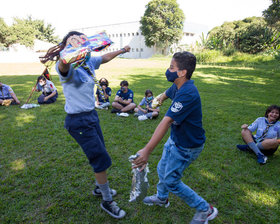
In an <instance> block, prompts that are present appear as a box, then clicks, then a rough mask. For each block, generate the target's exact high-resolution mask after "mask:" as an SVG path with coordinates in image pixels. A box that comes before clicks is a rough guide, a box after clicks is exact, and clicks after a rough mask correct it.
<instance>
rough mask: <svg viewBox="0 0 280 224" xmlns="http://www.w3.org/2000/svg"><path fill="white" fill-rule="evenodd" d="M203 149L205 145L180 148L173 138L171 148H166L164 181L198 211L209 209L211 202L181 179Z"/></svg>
mask: <svg viewBox="0 0 280 224" xmlns="http://www.w3.org/2000/svg"><path fill="white" fill-rule="evenodd" d="M169 140H170V138H169ZM202 149H203V146H201V147H198V148H196V149H187V148H180V149H178V148H177V147H176V145H175V144H174V142H173V141H172V140H171V142H170V146H169V149H166V150H165V151H166V156H165V157H166V166H165V173H164V175H163V177H162V182H163V183H164V185H165V186H166V188H167V189H168V191H170V192H172V193H173V194H175V195H177V196H178V197H180V198H181V199H182V200H183V201H184V202H186V203H187V204H188V205H189V206H190V207H192V208H196V209H197V210H198V211H207V210H208V209H209V204H208V203H207V202H206V201H205V200H204V199H203V198H202V197H200V196H199V195H198V194H197V193H196V192H195V191H194V190H192V189H191V188H190V187H189V186H187V185H186V184H184V183H183V182H182V181H181V178H182V175H183V172H184V170H185V169H186V168H187V167H188V166H189V165H190V164H191V163H192V161H194V160H195V159H196V158H197V157H198V156H199V154H200V152H201V151H202ZM179 150H180V151H179Z"/></svg>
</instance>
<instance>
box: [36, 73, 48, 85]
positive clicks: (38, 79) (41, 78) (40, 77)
mask: <svg viewBox="0 0 280 224" xmlns="http://www.w3.org/2000/svg"><path fill="white" fill-rule="evenodd" d="M40 80H44V81H47V80H46V78H45V77H44V76H42V75H41V76H39V77H38V78H37V83H39V82H40Z"/></svg>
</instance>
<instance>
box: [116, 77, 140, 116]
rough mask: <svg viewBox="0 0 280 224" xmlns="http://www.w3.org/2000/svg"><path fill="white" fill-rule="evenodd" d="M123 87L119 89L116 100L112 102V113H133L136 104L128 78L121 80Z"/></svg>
mask: <svg viewBox="0 0 280 224" xmlns="http://www.w3.org/2000/svg"><path fill="white" fill-rule="evenodd" d="M120 86H121V89H120V90H118V92H117V94H116V96H115V99H114V102H113V103H112V107H113V109H112V111H111V112H112V113H117V115H122V114H126V115H127V116H128V114H127V113H131V112H132V113H133V111H134V108H135V107H136V104H135V103H134V102H133V91H132V90H131V89H129V88H128V82H127V81H126V80H123V81H121V83H120Z"/></svg>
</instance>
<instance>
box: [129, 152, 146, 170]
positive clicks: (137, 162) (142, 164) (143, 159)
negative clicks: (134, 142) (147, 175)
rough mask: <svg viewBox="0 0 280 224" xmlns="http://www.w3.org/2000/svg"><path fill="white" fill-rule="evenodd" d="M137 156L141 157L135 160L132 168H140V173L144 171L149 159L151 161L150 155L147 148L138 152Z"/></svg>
mask: <svg viewBox="0 0 280 224" xmlns="http://www.w3.org/2000/svg"><path fill="white" fill-rule="evenodd" d="M137 155H139V156H138V157H137V158H136V159H135V160H133V163H134V166H133V167H132V168H138V167H139V168H140V171H142V170H144V169H145V167H146V165H147V162H148V159H149V153H148V152H147V150H145V148H143V149H141V150H139V151H138V152H137Z"/></svg>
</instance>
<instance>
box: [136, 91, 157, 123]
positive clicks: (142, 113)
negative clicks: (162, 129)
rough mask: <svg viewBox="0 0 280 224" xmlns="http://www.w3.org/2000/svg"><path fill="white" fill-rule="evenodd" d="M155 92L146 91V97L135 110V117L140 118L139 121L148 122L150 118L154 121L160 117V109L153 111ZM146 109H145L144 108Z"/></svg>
mask: <svg viewBox="0 0 280 224" xmlns="http://www.w3.org/2000/svg"><path fill="white" fill-rule="evenodd" d="M153 99H154V97H153V92H152V91H151V90H149V89H147V90H146V91H145V97H144V98H143V99H142V101H141V102H140V103H139V105H138V106H137V107H136V108H135V109H134V112H135V114H134V115H135V116H138V120H139V121H144V120H147V119H148V118H150V119H152V118H155V117H157V116H158V114H159V107H157V108H155V109H153V108H152V102H153ZM143 107H144V108H143Z"/></svg>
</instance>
